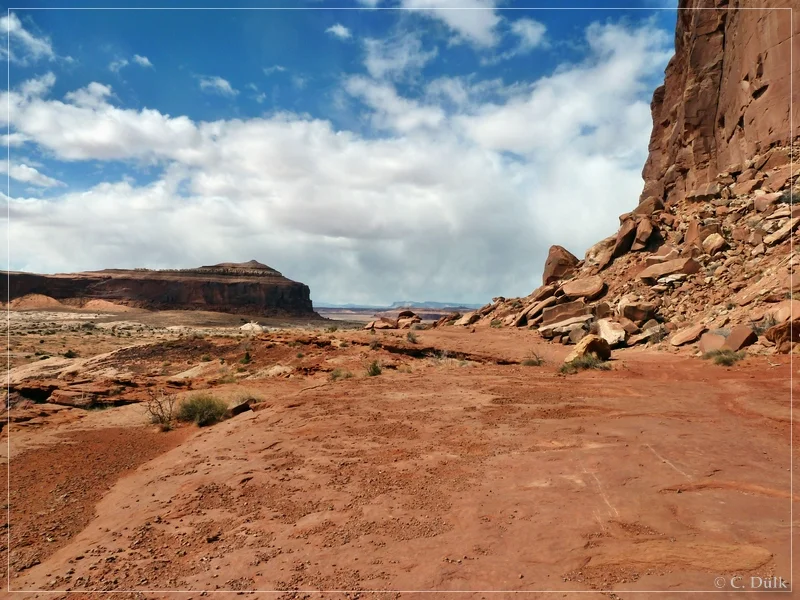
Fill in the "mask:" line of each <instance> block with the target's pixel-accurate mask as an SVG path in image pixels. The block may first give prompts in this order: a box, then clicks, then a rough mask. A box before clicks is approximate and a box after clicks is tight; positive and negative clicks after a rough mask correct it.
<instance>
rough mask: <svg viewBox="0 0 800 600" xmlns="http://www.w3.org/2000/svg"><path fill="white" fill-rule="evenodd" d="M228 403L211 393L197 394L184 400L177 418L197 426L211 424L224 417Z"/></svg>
mask: <svg viewBox="0 0 800 600" xmlns="http://www.w3.org/2000/svg"><path fill="white" fill-rule="evenodd" d="M227 412H228V405H227V404H225V403H224V402H223V401H222V400H220V399H219V398H217V397H216V396H212V395H211V394H197V395H195V396H192V397H191V398H188V399H186V400H184V401H183V402H182V403H181V405H180V407H179V409H178V420H179V421H186V422H194V423H195V424H197V426H198V427H205V426H206V425H213V424H214V423H217V422H218V421H221V420H222V419H224V418H225V413H227Z"/></svg>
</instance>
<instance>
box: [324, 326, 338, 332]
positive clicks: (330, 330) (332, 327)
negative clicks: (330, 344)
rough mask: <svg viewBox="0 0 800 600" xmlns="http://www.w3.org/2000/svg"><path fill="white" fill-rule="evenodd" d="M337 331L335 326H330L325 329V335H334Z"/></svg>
mask: <svg viewBox="0 0 800 600" xmlns="http://www.w3.org/2000/svg"><path fill="white" fill-rule="evenodd" d="M338 330H339V328H338V327H337V326H336V325H331V326H330V327H326V328H325V331H326V332H327V333H336V332H337V331H338Z"/></svg>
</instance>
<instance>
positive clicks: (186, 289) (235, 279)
mask: <svg viewBox="0 0 800 600" xmlns="http://www.w3.org/2000/svg"><path fill="white" fill-rule="evenodd" d="M6 293H8V295H9V299H10V300H14V299H15V298H20V297H23V296H27V295H29V294H42V295H44V296H49V297H51V298H55V299H56V300H61V301H67V303H72V304H74V305H77V306H81V305H82V304H83V303H85V302H87V301H89V300H97V299H100V300H107V301H110V302H113V303H115V304H121V305H125V306H132V307H136V308H145V309H153V310H208V311H216V312H228V313H239V314H247V315H259V316H287V317H317V316H318V315H317V314H316V313H315V312H314V310H313V307H312V305H311V297H310V291H309V288H308V286H307V285H304V284H302V283H298V282H296V281H291V280H290V279H287V278H286V277H284V276H283V275H281V274H280V273H279V272H278V271H276V270H275V269H272V268H271V267H268V266H267V265H264V264H261V263H259V262H257V261H255V260H252V261H249V262H246V263H221V264H219V265H213V266H206V267H200V268H197V269H180V270H177V269H176V270H159V271H154V270H148V269H134V270H130V271H127V270H119V269H107V270H103V271H94V272H85V273H69V274H57V275H37V274H34V273H18V272H11V273H9V274H8V278H6V277H0V296H2V297H5V296H6Z"/></svg>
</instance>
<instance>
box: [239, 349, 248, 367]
mask: <svg viewBox="0 0 800 600" xmlns="http://www.w3.org/2000/svg"><path fill="white" fill-rule="evenodd" d="M239 362H240V363H242V364H243V365H247V364H250V351H249V350H245V352H244V357H243V358H242V359H241V360H240V361H239Z"/></svg>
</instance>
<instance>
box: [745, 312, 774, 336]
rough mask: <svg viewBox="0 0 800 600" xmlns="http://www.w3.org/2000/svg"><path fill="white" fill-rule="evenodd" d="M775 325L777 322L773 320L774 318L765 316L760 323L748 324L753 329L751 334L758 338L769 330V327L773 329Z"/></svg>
mask: <svg viewBox="0 0 800 600" xmlns="http://www.w3.org/2000/svg"><path fill="white" fill-rule="evenodd" d="M777 324H778V322H777V321H776V320H775V317H774V316H773V315H767V316H766V317H764V318H763V319H761V320H760V321H754V322H752V323H750V327H751V328H752V329H753V333H755V334H756V335H758V336H761V335H763V334H764V332H765V331H766V330H767V329H769V328H770V327H775V325H777Z"/></svg>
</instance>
